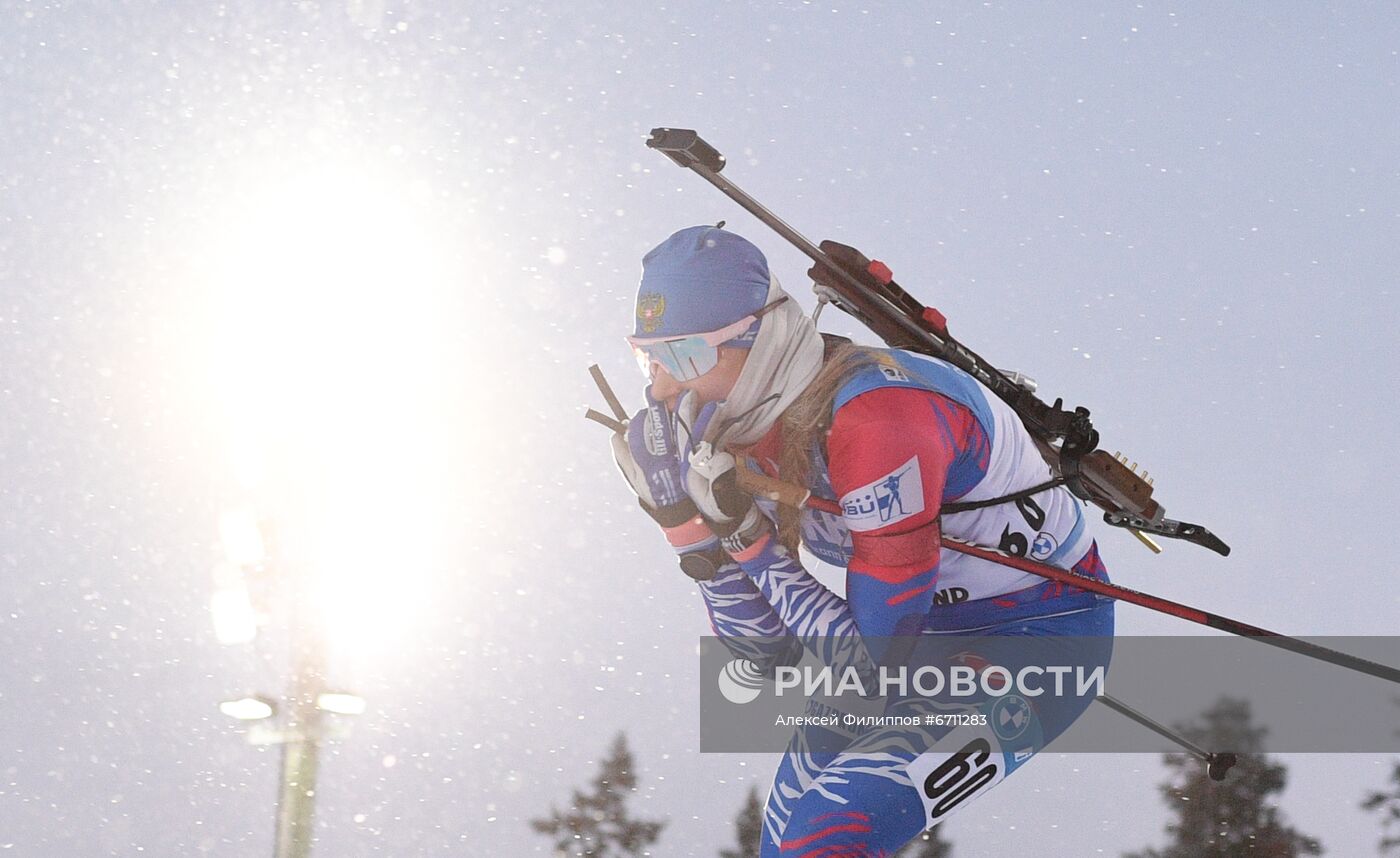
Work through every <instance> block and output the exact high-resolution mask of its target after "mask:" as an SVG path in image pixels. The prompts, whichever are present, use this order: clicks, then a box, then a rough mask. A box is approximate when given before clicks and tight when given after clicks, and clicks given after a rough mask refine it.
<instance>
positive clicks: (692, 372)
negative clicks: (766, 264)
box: [627, 295, 789, 381]
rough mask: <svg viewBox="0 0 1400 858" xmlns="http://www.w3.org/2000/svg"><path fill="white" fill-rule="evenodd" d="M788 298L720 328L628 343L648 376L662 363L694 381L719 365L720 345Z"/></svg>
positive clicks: (674, 373)
mask: <svg viewBox="0 0 1400 858" xmlns="http://www.w3.org/2000/svg"><path fill="white" fill-rule="evenodd" d="M788 297H789V296H787V295H784V296H783V297H781V298H779V299H778V300H776V301H774V302H773V303H771V304H768V305H765V306H763V307H761V308H759V309H758V310H756V311H754V312H752V313H750V314H749V315H747V316H745V317H744V318H742V319H740V320H739V321H737V322H735V323H734V324H732V325H725V326H724V327H722V328H720V329H719V330H718V331H710V332H708V333H704V334H688V335H687V336H684V337H628V338H627V344H628V345H630V346H631V347H632V353H633V354H635V355H636V356H637V364H638V365H639V366H641V368H642V375H644V376H646V377H647V378H651V377H652V367H653V366H654V365H656V364H661V368H662V369H664V370H666V372H667V373H668V374H669V375H670V376H671V378H674V379H675V380H676V381H692V380H694V379H697V378H699V377H700V376H702V375H704V374H705V373H707V372H709V371H710V370H712V369H714V368H715V364H717V363H719V347H720V346H722V345H724V344H725V343H727V342H729V341H730V340H732V339H734V338H735V337H738V336H740V335H741V334H743V333H744V332H745V331H747V330H748V329H749V326H750V325H752V324H753V323H754V322H757V321H758V320H759V319H760V318H762V317H763V316H764V314H766V313H768V311H770V310H772V309H773V308H774V307H776V306H778V305H779V304H781V303H783V302H784V301H786V300H787V299H788Z"/></svg>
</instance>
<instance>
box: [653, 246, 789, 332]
mask: <svg viewBox="0 0 1400 858" xmlns="http://www.w3.org/2000/svg"><path fill="white" fill-rule="evenodd" d="M768 285H769V275H768V260H767V259H765V258H764V256H763V252H762V251H760V250H759V249H758V248H757V247H754V246H753V244H751V243H750V242H749V241H748V240H746V239H744V238H741V237H739V236H737V235H735V234H734V233H732V232H725V231H724V230H723V229H720V228H719V227H714V226H692V227H689V228H687V229H683V230H681V231H680V232H677V233H676V234H674V235H672V236H671V237H670V238H668V239H666V240H665V241H663V242H661V244H659V245H657V246H656V248H655V249H653V250H652V251H651V252H650V253H648V254H647V255H646V256H644V257H643V258H642V282H641V284H640V285H639V286H638V287H637V315H636V327H635V329H634V331H633V336H636V337H673V336H683V335H685V334H701V333H706V332H708V331H717V330H719V329H720V328H723V327H724V326H725V325H730V324H733V323H734V322H736V321H738V320H739V319H742V318H743V317H745V316H747V315H749V314H750V313H755V312H757V311H758V310H760V309H762V308H763V305H764V303H765V302H766V301H767V299H768ZM757 331H758V325H757V323H755V324H754V325H753V326H752V327H751V328H750V330H749V332H748V333H747V334H745V335H744V336H743V337H740V338H739V340H737V341H734V343H733V344H734V345H751V344H752V340H753V337H754V336H755V335H756V334H757Z"/></svg>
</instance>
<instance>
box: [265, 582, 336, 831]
mask: <svg viewBox="0 0 1400 858" xmlns="http://www.w3.org/2000/svg"><path fill="white" fill-rule="evenodd" d="M304 577H305V576H302V575H298V576H296V579H295V580H294V581H292V582H289V583H290V588H291V589H292V591H293V592H292V598H291V600H290V601H291V604H290V606H289V611H288V614H289V616H288V624H289V626H290V631H291V639H292V677H291V687H290V689H289V690H288V693H287V703H288V711H287V719H288V720H287V728H288V729H287V734H286V739H285V740H284V742H283V744H282V773H281V778H280V780H279V783H278V795H277V834H276V846H275V851H274V852H273V854H274V856H275V858H307V856H309V855H310V854H311V841H312V837H313V835H314V833H315V831H314V828H313V826H312V819H313V815H314V813H315V809H316V779H317V776H318V774H319V773H320V762H321V738H322V736H323V729H322V728H323V726H324V725H323V719H324V718H325V713H324V712H322V711H321V710H320V709H319V708H318V707H317V705H316V701H317V697H318V695H320V693H321V692H322V691H323V690H324V686H325V661H326V659H325V650H324V645H323V642H322V640H321V636H320V635H319V633H318V632H317V630H316V629H314V628H310V627H308V625H307V624H306V623H305V622H304V620H305V617H304V616H303V615H304V613H305V608H306V605H307V601H306V599H307V595H308V594H307V593H306V585H305V582H304V581H303V578H304Z"/></svg>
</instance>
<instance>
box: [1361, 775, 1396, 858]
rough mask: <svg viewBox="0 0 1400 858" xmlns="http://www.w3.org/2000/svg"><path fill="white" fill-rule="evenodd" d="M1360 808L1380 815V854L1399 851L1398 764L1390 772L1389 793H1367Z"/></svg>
mask: <svg viewBox="0 0 1400 858" xmlns="http://www.w3.org/2000/svg"><path fill="white" fill-rule="evenodd" d="M1361 806H1362V808H1364V809H1366V810H1370V811H1373V812H1375V813H1379V814H1380V815H1381V844H1380V854H1382V855H1386V854H1389V853H1390V852H1393V851H1396V850H1400V763H1396V764H1395V767H1394V768H1392V769H1391V770H1390V788H1389V791H1388V792H1381V791H1379V790H1377V791H1374V792H1371V793H1368V794H1367V795H1366V800H1365V801H1363V802H1361Z"/></svg>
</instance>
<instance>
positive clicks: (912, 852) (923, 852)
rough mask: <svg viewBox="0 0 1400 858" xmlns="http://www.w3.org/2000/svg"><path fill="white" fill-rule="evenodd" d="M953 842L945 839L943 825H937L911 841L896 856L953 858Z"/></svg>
mask: <svg viewBox="0 0 1400 858" xmlns="http://www.w3.org/2000/svg"><path fill="white" fill-rule="evenodd" d="M952 856H953V844H951V843H949V842H948V841H946V840H944V839H943V826H941V825H935V826H934V827H933V828H930V829H929V830H928V831H925V832H924V833H923V834H920V835H919V836H918V837H915V838H914V839H913V840H911V841H909V843H908V845H906V846H905V847H904V848H903V849H901V850H899V851H898V852H896V853H894V858H952Z"/></svg>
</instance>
